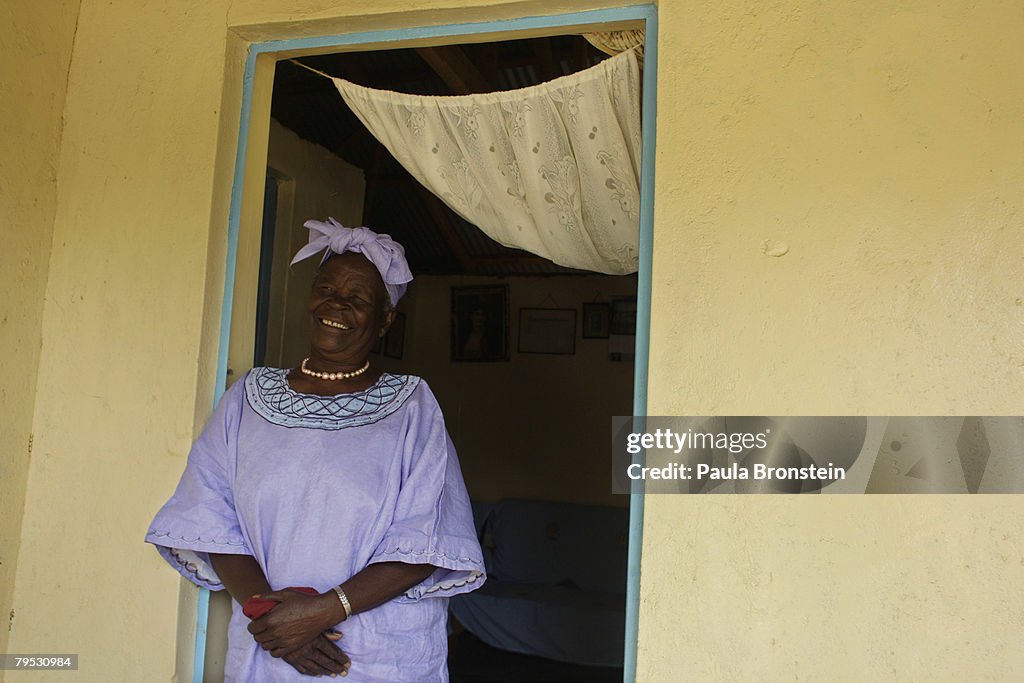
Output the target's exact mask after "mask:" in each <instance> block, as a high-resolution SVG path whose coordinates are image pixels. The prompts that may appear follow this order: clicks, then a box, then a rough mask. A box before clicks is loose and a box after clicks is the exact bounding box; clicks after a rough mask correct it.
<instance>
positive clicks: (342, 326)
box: [320, 318, 351, 330]
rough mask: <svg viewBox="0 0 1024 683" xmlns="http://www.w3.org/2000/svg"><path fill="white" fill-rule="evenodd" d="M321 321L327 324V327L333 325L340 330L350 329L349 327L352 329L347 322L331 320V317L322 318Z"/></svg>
mask: <svg viewBox="0 0 1024 683" xmlns="http://www.w3.org/2000/svg"><path fill="white" fill-rule="evenodd" d="M320 323H321V324H323V325H326V326H327V327H333V328H335V329H338V330H348V329H351V328H350V327H349V326H348V325H346V324H345V323H343V322H338V321H337V320H331V319H330V318H320Z"/></svg>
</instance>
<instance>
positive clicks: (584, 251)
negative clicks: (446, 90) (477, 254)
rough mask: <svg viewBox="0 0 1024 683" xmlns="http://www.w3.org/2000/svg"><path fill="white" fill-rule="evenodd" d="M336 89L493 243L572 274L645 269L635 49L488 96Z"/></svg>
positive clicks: (342, 84)
mask: <svg viewBox="0 0 1024 683" xmlns="http://www.w3.org/2000/svg"><path fill="white" fill-rule="evenodd" d="M331 80H333V81H334V84H335V86H336V87H337V89H338V92H339V93H341V96H342V98H344V100H345V102H346V103H347V104H348V106H349V107H350V108H351V109H352V111H353V112H355V113H356V115H357V116H358V117H359V118H360V120H361V121H362V122H363V124H364V125H365V126H366V127H367V128H368V129H369V130H370V132H371V133H373V135H374V136H375V137H376V138H377V139H378V140H380V142H381V143H382V144H383V145H384V146H385V147H387V149H388V151H390V152H391V154H392V155H394V157H395V159H397V160H398V161H399V163H401V164H402V165H403V166H404V167H405V168H406V170H408V171H409V173H411V174H412V175H413V177H415V178H416V179H417V180H418V181H419V182H420V183H422V184H423V185H424V186H426V187H427V188H428V189H429V190H430V191H431V192H433V193H434V194H436V195H437V196H438V197H440V198H441V199H442V200H443V201H444V202H445V203H446V204H447V205H448V206H450V207H451V208H452V210H454V211H455V212H456V213H458V214H459V215H460V216H462V217H463V218H465V219H466V220H467V221H469V222H470V223H473V224H474V225H476V226H478V227H479V228H480V229H481V230H483V231H484V232H485V233H487V234H488V235H489V236H490V237H491V238H493V239H494V240H496V241H498V242H500V243H501V244H504V245H505V246H508V247H515V248H519V249H524V250H526V251H529V252H532V253H534V254H538V255H540V256H543V257H545V258H548V259H550V260H552V261H554V262H555V263H558V264H560V265H563V266H567V267H570V268H579V269H583V270H591V271H597V272H601V273H610V274H617V275H618V274H625V273H633V272H636V270H637V240H638V238H639V232H640V230H639V225H640V223H639V210H640V195H639V185H640V183H639V178H640V72H639V68H638V66H637V59H636V55H635V54H634V52H633V51H632V50H627V51H626V52H623V53H621V54H619V55H617V56H615V57H611V58H609V59H606V60H605V61H603V62H601V63H600V64H598V65H596V66H594V67H591V68H589V69H586V70H584V71H580V72H578V73H575V74H571V75H569V76H563V77H562V78H558V79H555V80H553V81H549V82H547V83H542V84H540V85H536V86H532V87H529V88H521V89H519V90H509V91H504V92H496V93H486V94H481V95H461V96H453V97H431V96H422V95H406V94H402V93H396V92H391V91H387V90H374V89H371V88H365V87H363V86H360V85H356V84H355V83H350V82H349V81H345V80H342V79H339V78H333V79H331Z"/></svg>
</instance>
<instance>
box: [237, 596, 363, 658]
mask: <svg viewBox="0 0 1024 683" xmlns="http://www.w3.org/2000/svg"><path fill="white" fill-rule="evenodd" d="M259 597H261V598H266V599H268V600H273V601H275V602H277V603H278V605H277V606H276V607H274V609H272V610H270V611H269V612H267V613H266V614H264V615H263V616H262V617H260V618H259V619H253V620H252V621H250V622H249V633H251V634H252V635H253V637H254V638H255V639H256V642H257V643H259V644H260V647H262V648H263V649H264V650H266V651H268V652H269V653H270V654H271V655H273V656H274V657H284V656H285V655H289V654H291V653H292V652H294V651H295V650H297V649H298V648H300V647H302V646H303V645H306V644H307V643H309V642H310V641H312V640H313V639H314V638H316V637H317V636H319V635H320V634H321V633H323V632H324V631H326V630H328V629H330V628H331V627H333V626H334V625H335V624H337V623H338V622H340V621H342V620H343V619H344V618H345V608H344V607H342V605H341V602H340V601H339V600H338V599H337V598H335V597H334V596H333V595H332V594H328V593H321V594H320V595H308V594H306V593H300V592H298V591H293V590H287V589H286V590H281V591H273V592H272V593H263V594H262V595H260V596H259Z"/></svg>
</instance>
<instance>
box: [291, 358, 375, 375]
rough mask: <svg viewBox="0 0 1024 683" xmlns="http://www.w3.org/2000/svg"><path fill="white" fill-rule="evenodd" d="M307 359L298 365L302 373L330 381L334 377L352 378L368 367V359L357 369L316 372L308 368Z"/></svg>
mask: <svg viewBox="0 0 1024 683" xmlns="http://www.w3.org/2000/svg"><path fill="white" fill-rule="evenodd" d="M307 361H309V359H308V358H306V359H304V360H303V361H302V365H300V366H299V371H300V372H302V374H303V375H309V376H310V377H316V378H317V379H326V380H330V381H334V380H336V379H352V378H353V377H358V376H359V375H361V374H363V373H364V372H366V371H367V370H369V369H370V361H369V360H367V361H366V363H365V364H364V365H363V367H361V368H359V369H358V370H353V371H352V372H317V371H316V370H310V369H309V368H307V367H306V362H307Z"/></svg>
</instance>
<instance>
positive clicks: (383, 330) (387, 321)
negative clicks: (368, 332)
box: [377, 308, 396, 337]
mask: <svg viewBox="0 0 1024 683" xmlns="http://www.w3.org/2000/svg"><path fill="white" fill-rule="evenodd" d="M395 315H396V313H395V309H393V308H391V309H388V312H387V313H385V314H384V324H383V325H381V326H380V332H378V333H377V336H378V337H383V336H384V335H385V334H387V333H388V329H389V328H390V327H391V323H393V322H395Z"/></svg>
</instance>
